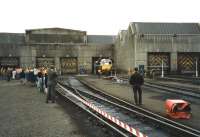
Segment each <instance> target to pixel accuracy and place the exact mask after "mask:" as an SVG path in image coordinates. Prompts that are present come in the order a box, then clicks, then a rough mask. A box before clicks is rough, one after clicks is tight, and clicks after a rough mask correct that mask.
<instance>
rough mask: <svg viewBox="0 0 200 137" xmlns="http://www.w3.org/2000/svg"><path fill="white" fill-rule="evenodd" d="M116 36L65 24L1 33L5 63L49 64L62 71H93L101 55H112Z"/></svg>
mask: <svg viewBox="0 0 200 137" xmlns="http://www.w3.org/2000/svg"><path fill="white" fill-rule="evenodd" d="M114 38H115V36H104V35H87V34H86V31H79V30H70V29H63V28H44V29H31V30H26V33H25V34H19V33H17V34H14V33H0V66H1V67H19V66H20V67H49V66H51V65H54V66H55V67H56V68H57V69H59V70H61V72H62V74H66V73H78V72H79V69H80V68H84V69H85V70H86V71H87V72H86V73H91V72H92V71H93V70H94V65H93V64H94V62H95V61H96V60H97V59H98V58H99V57H107V58H112V56H113V50H112V49H113V43H114Z"/></svg>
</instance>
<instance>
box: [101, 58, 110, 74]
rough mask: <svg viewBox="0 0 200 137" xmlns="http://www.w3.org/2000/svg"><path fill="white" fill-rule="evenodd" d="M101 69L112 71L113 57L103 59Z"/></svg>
mask: <svg viewBox="0 0 200 137" xmlns="http://www.w3.org/2000/svg"><path fill="white" fill-rule="evenodd" d="M100 70H101V72H102V73H110V71H111V70H112V60H111V59H101V61H100Z"/></svg>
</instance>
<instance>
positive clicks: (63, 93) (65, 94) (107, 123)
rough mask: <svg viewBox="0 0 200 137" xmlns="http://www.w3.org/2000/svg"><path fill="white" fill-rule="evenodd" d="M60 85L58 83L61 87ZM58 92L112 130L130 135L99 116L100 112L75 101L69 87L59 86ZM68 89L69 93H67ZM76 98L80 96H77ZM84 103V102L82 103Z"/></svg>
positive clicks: (124, 136)
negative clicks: (95, 111) (97, 112)
mask: <svg viewBox="0 0 200 137" xmlns="http://www.w3.org/2000/svg"><path fill="white" fill-rule="evenodd" d="M59 86H60V85H58V87H59ZM56 91H57V93H59V94H60V95H61V96H62V97H64V98H66V99H67V100H69V101H71V102H72V103H74V104H75V105H76V106H78V107H79V108H80V109H83V110H84V111H85V112H87V113H88V114H90V115H91V116H93V117H94V118H96V119H98V120H99V121H100V122H102V123H104V124H105V125H107V126H108V127H110V128H111V129H112V130H114V131H115V132H117V133H118V134H119V135H121V136H122V137H129V136H128V135H127V134H125V133H124V132H122V131H120V130H119V129H118V128H116V127H115V126H113V125H112V124H110V123H109V122H107V121H106V120H104V119H102V117H101V116H99V115H98V114H96V113H94V112H93V111H91V110H89V109H88V108H84V107H82V106H81V105H80V102H79V103H77V100H76V101H75V99H72V98H71V96H74V97H75V95H73V94H72V93H71V92H70V91H69V90H67V89H65V90H64V89H61V88H60V89H58V88H57V90H56ZM66 91H67V93H66ZM75 98H79V96H78V97H75ZM81 104H82V103H81Z"/></svg>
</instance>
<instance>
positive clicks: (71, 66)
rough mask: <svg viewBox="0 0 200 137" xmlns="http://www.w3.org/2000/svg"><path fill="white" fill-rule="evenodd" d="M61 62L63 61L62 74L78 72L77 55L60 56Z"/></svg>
mask: <svg viewBox="0 0 200 137" xmlns="http://www.w3.org/2000/svg"><path fill="white" fill-rule="evenodd" d="M60 62H61V73H62V74H76V73H78V59H77V57H63V58H60Z"/></svg>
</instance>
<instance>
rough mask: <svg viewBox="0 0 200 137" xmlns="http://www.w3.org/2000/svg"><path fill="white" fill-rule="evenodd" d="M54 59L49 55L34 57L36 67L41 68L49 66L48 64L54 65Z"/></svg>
mask: <svg viewBox="0 0 200 137" xmlns="http://www.w3.org/2000/svg"><path fill="white" fill-rule="evenodd" d="M54 65H55V61H54V58H51V57H37V58H36V67H38V68H41V67H45V68H50V66H54Z"/></svg>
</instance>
